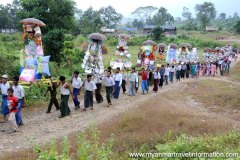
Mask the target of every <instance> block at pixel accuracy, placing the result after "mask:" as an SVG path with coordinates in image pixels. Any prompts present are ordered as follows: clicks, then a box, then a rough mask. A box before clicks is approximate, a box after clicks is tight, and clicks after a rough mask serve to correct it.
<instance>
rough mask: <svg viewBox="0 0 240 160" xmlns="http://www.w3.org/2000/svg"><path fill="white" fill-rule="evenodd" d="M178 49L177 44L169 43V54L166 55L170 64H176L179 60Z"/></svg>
mask: <svg viewBox="0 0 240 160" xmlns="http://www.w3.org/2000/svg"><path fill="white" fill-rule="evenodd" d="M177 54H178V50H177V45H176V44H174V43H170V44H169V45H168V50H167V55H166V62H167V63H169V64H174V63H177V62H178V56H177Z"/></svg>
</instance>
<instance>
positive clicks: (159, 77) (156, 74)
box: [153, 72, 161, 79]
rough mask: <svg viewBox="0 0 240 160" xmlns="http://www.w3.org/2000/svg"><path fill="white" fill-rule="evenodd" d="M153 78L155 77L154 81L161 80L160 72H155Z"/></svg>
mask: <svg viewBox="0 0 240 160" xmlns="http://www.w3.org/2000/svg"><path fill="white" fill-rule="evenodd" d="M153 77H154V79H161V76H160V73H159V72H153Z"/></svg>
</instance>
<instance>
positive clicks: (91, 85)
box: [85, 80, 97, 91]
mask: <svg viewBox="0 0 240 160" xmlns="http://www.w3.org/2000/svg"><path fill="white" fill-rule="evenodd" d="M95 89H97V87H96V84H95V83H94V82H93V81H90V82H88V81H87V80H86V81H85V90H86V91H94V90H95Z"/></svg>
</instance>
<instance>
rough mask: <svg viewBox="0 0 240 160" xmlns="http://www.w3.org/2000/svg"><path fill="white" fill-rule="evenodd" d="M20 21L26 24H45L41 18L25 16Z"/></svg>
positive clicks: (42, 25)
mask: <svg viewBox="0 0 240 160" xmlns="http://www.w3.org/2000/svg"><path fill="white" fill-rule="evenodd" d="M20 23H22V24H24V25H26V24H36V25H38V26H40V27H44V26H46V24H45V23H43V22H42V21H41V20H39V19H36V18H26V19H23V20H21V21H20Z"/></svg>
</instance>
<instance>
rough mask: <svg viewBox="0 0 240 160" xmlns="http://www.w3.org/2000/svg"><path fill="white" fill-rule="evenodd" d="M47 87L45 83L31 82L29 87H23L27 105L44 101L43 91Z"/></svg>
mask: <svg viewBox="0 0 240 160" xmlns="http://www.w3.org/2000/svg"><path fill="white" fill-rule="evenodd" d="M46 89H47V85H38V84H33V85H32V86H31V87H24V90H25V101H26V104H27V106H29V105H30V106H31V105H33V104H36V103H42V102H45V101H46V98H45V96H44V93H45V91H46Z"/></svg>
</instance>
